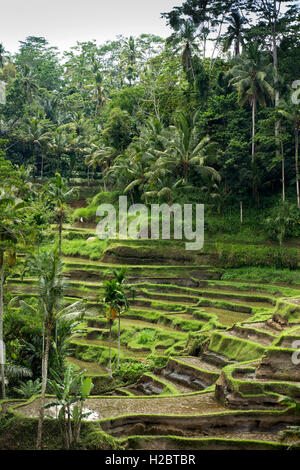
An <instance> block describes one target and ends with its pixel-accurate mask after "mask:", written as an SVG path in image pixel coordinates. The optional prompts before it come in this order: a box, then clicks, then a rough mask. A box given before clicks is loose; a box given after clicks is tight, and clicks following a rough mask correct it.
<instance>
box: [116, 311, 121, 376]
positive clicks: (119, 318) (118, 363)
mask: <svg viewBox="0 0 300 470" xmlns="http://www.w3.org/2000/svg"><path fill="white" fill-rule="evenodd" d="M118 321H119V331H118V361H117V369H118V370H119V368H120V345H121V340H120V335H121V314H120V312H119V315H118Z"/></svg>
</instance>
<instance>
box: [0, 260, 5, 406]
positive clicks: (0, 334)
mask: <svg viewBox="0 0 300 470" xmlns="http://www.w3.org/2000/svg"><path fill="white" fill-rule="evenodd" d="M0 269H1V287H0V341H1V342H2V343H1V346H3V347H4V345H3V286H4V253H3V251H1V253H0ZM3 353H4V351H3ZM3 359H4V358H3ZM1 389H2V398H3V399H5V398H6V392H5V365H4V364H1Z"/></svg>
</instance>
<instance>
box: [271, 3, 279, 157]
mask: <svg viewBox="0 0 300 470" xmlns="http://www.w3.org/2000/svg"><path fill="white" fill-rule="evenodd" d="M273 15H274V20H273V23H272V25H271V28H272V49H273V51H272V52H273V67H274V74H275V78H274V88H275V107H277V106H278V104H279V97H280V96H279V90H278V51H277V44H276V36H277V31H276V30H277V27H276V16H277V15H276V1H275V0H274V8H273ZM279 131H280V121H276V123H275V143H276V157H277V158H279V153H280V151H279V145H278V138H279Z"/></svg>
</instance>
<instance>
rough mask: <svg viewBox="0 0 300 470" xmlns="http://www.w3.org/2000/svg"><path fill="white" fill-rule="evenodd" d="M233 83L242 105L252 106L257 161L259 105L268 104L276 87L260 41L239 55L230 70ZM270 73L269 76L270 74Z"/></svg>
mask: <svg viewBox="0 0 300 470" xmlns="http://www.w3.org/2000/svg"><path fill="white" fill-rule="evenodd" d="M229 74H230V75H231V76H232V78H231V80H230V84H232V85H233V86H234V87H235V88H236V90H237V92H238V100H239V103H240V105H241V106H244V105H245V104H246V103H249V104H250V106H251V108H252V152H251V155H252V164H254V162H255V136H256V129H255V125H256V113H257V105H258V104H259V105H261V106H266V104H267V100H268V99H269V100H271V99H273V97H274V88H273V87H272V85H271V84H270V81H271V79H270V78H269V76H271V68H270V65H269V64H266V61H265V57H264V55H263V54H262V53H261V52H260V50H259V45H258V42H254V43H253V44H250V45H249V46H248V48H247V51H246V54H245V55H244V56H243V57H238V58H237V62H236V65H234V67H233V68H232V69H231V70H230V72H229ZM268 74H269V76H268Z"/></svg>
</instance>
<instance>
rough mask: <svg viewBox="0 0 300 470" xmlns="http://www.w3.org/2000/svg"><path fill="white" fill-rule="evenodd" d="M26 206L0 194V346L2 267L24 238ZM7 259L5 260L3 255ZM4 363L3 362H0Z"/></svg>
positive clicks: (12, 260)
mask: <svg viewBox="0 0 300 470" xmlns="http://www.w3.org/2000/svg"><path fill="white" fill-rule="evenodd" d="M25 206H26V204H25V203H24V201H22V200H21V199H17V198H16V197H15V196H14V195H13V194H11V193H8V192H5V191H4V190H2V191H1V193H0V278H1V281H0V345H3V313H4V312H3V308H4V305H3V293H4V265H5V262H6V264H7V265H8V266H12V265H13V264H14V263H15V260H16V245H17V243H19V242H20V241H22V239H23V238H24V234H25V230H24V221H23V217H22V216H23V213H24V207H25ZM6 253H7V258H6V259H5V254H6ZM1 362H4V361H1ZM1 387H2V398H5V394H6V392H5V365H4V363H3V364H1Z"/></svg>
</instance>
